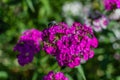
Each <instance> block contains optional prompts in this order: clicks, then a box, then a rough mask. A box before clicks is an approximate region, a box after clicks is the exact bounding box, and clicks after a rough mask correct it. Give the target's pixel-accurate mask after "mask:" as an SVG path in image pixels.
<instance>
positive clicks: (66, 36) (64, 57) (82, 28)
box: [43, 22, 98, 68]
mask: <svg viewBox="0 0 120 80" xmlns="http://www.w3.org/2000/svg"><path fill="white" fill-rule="evenodd" d="M43 42H44V46H43V50H45V52H46V53H47V54H50V55H53V56H54V57H56V60H57V62H58V64H59V65H60V66H68V67H70V68H74V67H76V66H78V65H80V62H81V59H84V60H88V59H90V58H92V57H93V56H94V51H93V50H92V49H93V48H96V47H97V46H98V40H97V38H96V37H95V36H94V34H93V31H92V28H91V27H87V26H86V25H82V24H80V23H77V22H75V23H74V24H73V25H72V26H71V27H69V26H67V25H66V24H65V23H60V24H58V25H53V26H52V27H49V28H48V29H45V30H44V31H43Z"/></svg>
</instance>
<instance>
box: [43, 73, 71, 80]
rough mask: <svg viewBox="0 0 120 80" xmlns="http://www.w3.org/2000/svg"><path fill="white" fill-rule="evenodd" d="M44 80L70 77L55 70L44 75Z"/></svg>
mask: <svg viewBox="0 0 120 80" xmlns="http://www.w3.org/2000/svg"><path fill="white" fill-rule="evenodd" d="M43 80H69V79H68V78H67V77H65V76H64V74H63V73H62V72H57V73H54V72H53V71H50V72H49V73H48V74H47V75H46V76H44V77H43Z"/></svg>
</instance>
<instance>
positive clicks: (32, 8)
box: [26, 0, 35, 12]
mask: <svg viewBox="0 0 120 80" xmlns="http://www.w3.org/2000/svg"><path fill="white" fill-rule="evenodd" d="M26 2H27V4H28V6H29V8H30V9H31V10H32V12H35V9H34V6H33V3H32V1H31V0H26Z"/></svg>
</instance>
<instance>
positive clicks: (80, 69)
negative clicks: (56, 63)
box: [76, 65, 86, 80]
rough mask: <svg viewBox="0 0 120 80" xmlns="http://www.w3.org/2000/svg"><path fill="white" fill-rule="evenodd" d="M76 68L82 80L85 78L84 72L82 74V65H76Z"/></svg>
mask: <svg viewBox="0 0 120 80" xmlns="http://www.w3.org/2000/svg"><path fill="white" fill-rule="evenodd" d="M76 68H77V70H78V72H79V74H80V76H82V78H83V80H86V77H85V74H84V71H83V68H82V66H81V65H80V66H78V67H76Z"/></svg>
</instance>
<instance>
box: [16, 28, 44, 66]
mask: <svg viewBox="0 0 120 80" xmlns="http://www.w3.org/2000/svg"><path fill="white" fill-rule="evenodd" d="M41 35H42V32H40V31H38V30H36V29H30V30H27V31H25V32H24V33H23V34H22V36H21V37H20V39H19V40H18V43H17V44H16V45H15V47H14V51H18V52H19V55H18V62H19V64H20V65H21V66H24V65H25V64H28V63H30V62H32V60H33V56H34V54H36V53H37V52H39V51H40V42H41V41H42V37H41Z"/></svg>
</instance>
